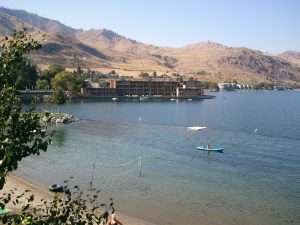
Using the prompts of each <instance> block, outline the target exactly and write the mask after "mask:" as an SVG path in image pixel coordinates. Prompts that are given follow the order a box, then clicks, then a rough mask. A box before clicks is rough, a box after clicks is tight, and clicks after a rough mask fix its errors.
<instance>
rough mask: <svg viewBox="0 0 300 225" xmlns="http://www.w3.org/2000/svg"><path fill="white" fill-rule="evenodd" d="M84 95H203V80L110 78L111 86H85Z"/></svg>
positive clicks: (188, 96) (179, 96)
mask: <svg viewBox="0 0 300 225" xmlns="http://www.w3.org/2000/svg"><path fill="white" fill-rule="evenodd" d="M81 93H82V96H83V97H143V96H147V97H174V98H193V97H199V96H201V95H203V94H204V93H203V88H202V82H200V81H196V80H189V81H181V82H180V81H169V80H137V79H130V80H124V79H119V80H116V79H114V80H110V81H109V88H85V89H82V91H81Z"/></svg>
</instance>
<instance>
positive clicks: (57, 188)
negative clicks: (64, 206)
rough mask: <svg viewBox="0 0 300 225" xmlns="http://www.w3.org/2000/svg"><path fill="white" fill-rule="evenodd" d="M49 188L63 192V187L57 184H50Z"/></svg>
mask: <svg viewBox="0 0 300 225" xmlns="http://www.w3.org/2000/svg"><path fill="white" fill-rule="evenodd" d="M49 190H50V191H53V192H63V191H64V187H63V186H61V185H59V184H52V185H50V186H49Z"/></svg>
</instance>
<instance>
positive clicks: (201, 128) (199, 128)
mask: <svg viewBox="0 0 300 225" xmlns="http://www.w3.org/2000/svg"><path fill="white" fill-rule="evenodd" d="M206 128H207V127H205V126H204V127H188V129H189V130H204V129H206Z"/></svg>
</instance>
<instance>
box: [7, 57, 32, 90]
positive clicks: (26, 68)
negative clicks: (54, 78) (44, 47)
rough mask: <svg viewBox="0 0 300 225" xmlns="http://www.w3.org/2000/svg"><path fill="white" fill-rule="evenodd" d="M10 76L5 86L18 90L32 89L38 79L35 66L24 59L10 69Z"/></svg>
mask: <svg viewBox="0 0 300 225" xmlns="http://www.w3.org/2000/svg"><path fill="white" fill-rule="evenodd" d="M10 74H11V75H10V77H9V80H8V83H7V85H9V86H12V87H15V88H16V89H18V90H24V89H26V88H31V87H34V86H35V84H36V80H37V78H38V73H37V70H36V66H35V65H33V64H32V63H31V62H30V61H29V60H28V59H26V58H23V59H22V60H21V61H20V62H19V63H17V64H16V65H15V66H14V67H13V68H11V69H10Z"/></svg>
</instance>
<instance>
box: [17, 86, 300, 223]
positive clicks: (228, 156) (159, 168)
mask: <svg viewBox="0 0 300 225" xmlns="http://www.w3.org/2000/svg"><path fill="white" fill-rule="evenodd" d="M215 95H216V96H217V97H216V98H215V99H210V100H202V101H191V102H188V101H179V102H140V101H137V102H101V101H80V100H78V101H73V102H69V103H67V104H65V105H63V106H62V107H60V111H62V112H67V113H70V114H73V115H75V116H78V117H80V118H81V121H80V122H78V123H73V124H69V125H58V126H56V130H57V132H56V134H55V136H54V138H53V144H52V145H51V146H50V148H49V150H48V151H47V152H46V153H42V154H41V155H40V156H38V157H30V158H27V159H26V160H24V161H23V162H22V163H21V166H20V168H19V169H18V171H17V172H18V173H19V174H20V175H23V176H25V177H27V178H29V179H31V180H33V181H35V182H38V183H40V184H42V185H45V186H48V185H49V184H52V183H58V182H60V183H61V182H62V181H63V180H65V179H66V178H68V177H70V176H74V177H75V181H74V182H75V183H77V184H80V185H81V186H83V187H87V183H88V182H89V181H90V180H91V173H92V167H93V163H94V164H95V170H94V177H93V186H94V187H96V188H99V189H101V193H102V197H103V199H104V200H105V199H107V198H108V197H113V198H114V202H115V205H116V209H117V211H121V212H124V213H127V214H129V215H131V216H136V217H139V218H142V219H145V220H148V221H152V222H154V223H157V224H159V225H170V224H178V225H179V224H190V225H196V224H215V225H218V224H226V225H227V224H228V225H229V224H232V225H237V224H245V225H248V224H249V225H252V224H260V225H265V224H266V225H267V224H268V225H269V224H270V225H271V224H272V225H277V224H278V225H282V224H299V223H300V216H299V215H300V92H293V91H287V92H224V93H216V94H215ZM43 107H44V106H42V105H38V108H43ZM45 107H49V106H45ZM49 109H51V110H53V111H56V107H53V108H49ZM188 126H207V127H208V128H207V129H206V130H204V131H191V130H188V129H187V127H188ZM255 129H257V132H256V133H255V132H254V130H255ZM209 141H210V142H211V143H212V145H213V146H216V147H224V148H225V152H224V154H222V153H210V154H209V155H208V154H207V153H205V152H201V151H198V150H197V149H196V147H197V146H201V145H205V144H207V143H208V142H209ZM140 156H142V169H141V168H140V165H139V157H140ZM140 172H142V177H140Z"/></svg>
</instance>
